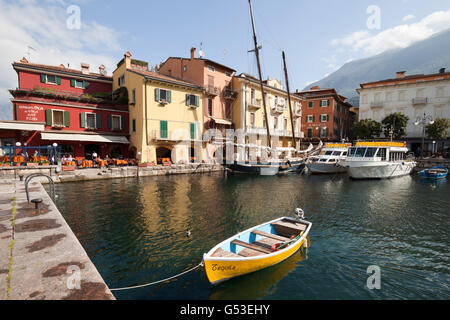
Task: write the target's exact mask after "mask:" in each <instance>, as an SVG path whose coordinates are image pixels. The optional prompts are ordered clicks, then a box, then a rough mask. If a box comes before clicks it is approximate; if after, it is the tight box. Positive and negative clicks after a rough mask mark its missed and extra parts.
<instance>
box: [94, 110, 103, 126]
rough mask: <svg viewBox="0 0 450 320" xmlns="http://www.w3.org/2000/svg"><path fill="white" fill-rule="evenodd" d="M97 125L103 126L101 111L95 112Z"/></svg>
mask: <svg viewBox="0 0 450 320" xmlns="http://www.w3.org/2000/svg"><path fill="white" fill-rule="evenodd" d="M95 118H96V119H95V127H96V128H97V129H101V128H102V115H101V114H100V113H96V114H95Z"/></svg>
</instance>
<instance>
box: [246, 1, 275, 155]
mask: <svg viewBox="0 0 450 320" xmlns="http://www.w3.org/2000/svg"><path fill="white" fill-rule="evenodd" d="M248 5H249V6H250V17H251V19H252V29H253V41H254V43H255V49H254V51H255V55H256V63H257V65H258V73H259V84H260V86H261V94H262V102H263V107H264V118H265V120H266V129H267V146H268V147H269V148H272V138H271V136H270V129H269V118H268V116H267V108H266V97H265V95H264V84H263V80H262V73H261V64H260V62H259V49H260V47H258V41H257V40H256V31H255V21H254V19H253V10H252V0H248Z"/></svg>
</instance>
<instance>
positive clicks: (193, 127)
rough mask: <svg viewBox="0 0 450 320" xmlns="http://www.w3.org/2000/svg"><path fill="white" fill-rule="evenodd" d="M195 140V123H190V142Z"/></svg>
mask: <svg viewBox="0 0 450 320" xmlns="http://www.w3.org/2000/svg"><path fill="white" fill-rule="evenodd" d="M194 139H195V123H191V140H194Z"/></svg>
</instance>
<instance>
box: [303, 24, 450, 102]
mask: <svg viewBox="0 0 450 320" xmlns="http://www.w3.org/2000/svg"><path fill="white" fill-rule="evenodd" d="M445 67H447V68H450V29H449V30H446V31H443V32H440V33H438V34H436V35H434V36H433V37H430V38H428V39H425V40H422V41H419V42H416V43H413V44H412V45H410V46H409V47H407V48H404V49H396V50H390V51H386V52H384V53H381V54H379V55H376V56H373V57H370V58H365V59H361V60H355V61H352V62H349V63H347V64H345V65H343V66H342V67H341V68H340V69H339V70H337V71H335V72H333V73H332V74H330V75H329V76H328V77H326V78H324V79H322V80H320V81H317V82H315V83H312V84H310V85H308V87H306V88H305V90H306V89H309V88H310V87H312V86H320V87H321V88H335V89H336V90H337V91H338V92H339V93H340V94H342V95H343V96H345V97H347V98H349V100H351V102H352V103H353V104H354V105H358V104H359V96H358V93H357V92H356V89H357V88H359V87H360V84H361V83H365V82H370V81H377V80H383V79H389V78H395V73H396V72H397V71H406V74H407V75H412V74H421V73H425V74H426V73H437V72H438V71H439V69H440V68H445ZM355 102H356V103H355Z"/></svg>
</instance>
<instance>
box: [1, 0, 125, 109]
mask: <svg viewBox="0 0 450 320" xmlns="http://www.w3.org/2000/svg"><path fill="white" fill-rule="evenodd" d="M81 2H82V1H78V2H76V3H81ZM67 6H68V4H66V3H65V2H64V1H62V0H46V1H45V2H44V3H42V2H40V3H39V4H38V3H37V1H33V0H21V1H18V2H15V3H6V2H5V1H3V0H0V39H2V40H1V41H0V52H1V55H0V74H1V75H2V77H0V117H3V118H4V115H5V114H7V115H9V114H11V113H12V111H11V110H12V108H11V103H10V101H9V100H10V99H11V95H10V94H9V92H8V91H7V90H8V89H11V88H15V87H17V74H16V72H15V71H14V70H13V69H12V67H11V63H12V62H14V61H19V60H20V59H21V58H22V57H24V56H25V57H27V59H29V61H30V62H35V63H41V64H50V65H59V64H61V63H63V64H65V65H67V63H69V64H70V67H71V68H74V69H78V68H80V64H81V62H86V63H89V64H90V65H91V70H94V71H95V70H96V68H97V67H98V66H99V65H101V64H104V65H105V66H106V69H107V70H108V71H109V73H111V72H112V71H113V70H114V67H115V63H116V62H117V60H118V57H120V54H121V52H122V51H123V50H122V49H121V47H120V45H119V43H120V37H121V36H122V34H121V33H119V32H117V31H116V30H114V29H112V28H109V27H107V26H104V25H101V24H99V23H97V22H95V21H84V20H83V11H82V8H81V28H80V29H79V30H69V29H68V28H67V24H66V20H67V18H68V16H69V14H68V13H67V12H66V8H67ZM28 46H31V47H33V48H34V49H35V50H31V49H28V48H27V47H28ZM27 52H29V53H30V56H31V58H30V57H29V56H28V55H27ZM11 117H12V114H11V115H10V116H9V118H11Z"/></svg>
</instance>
